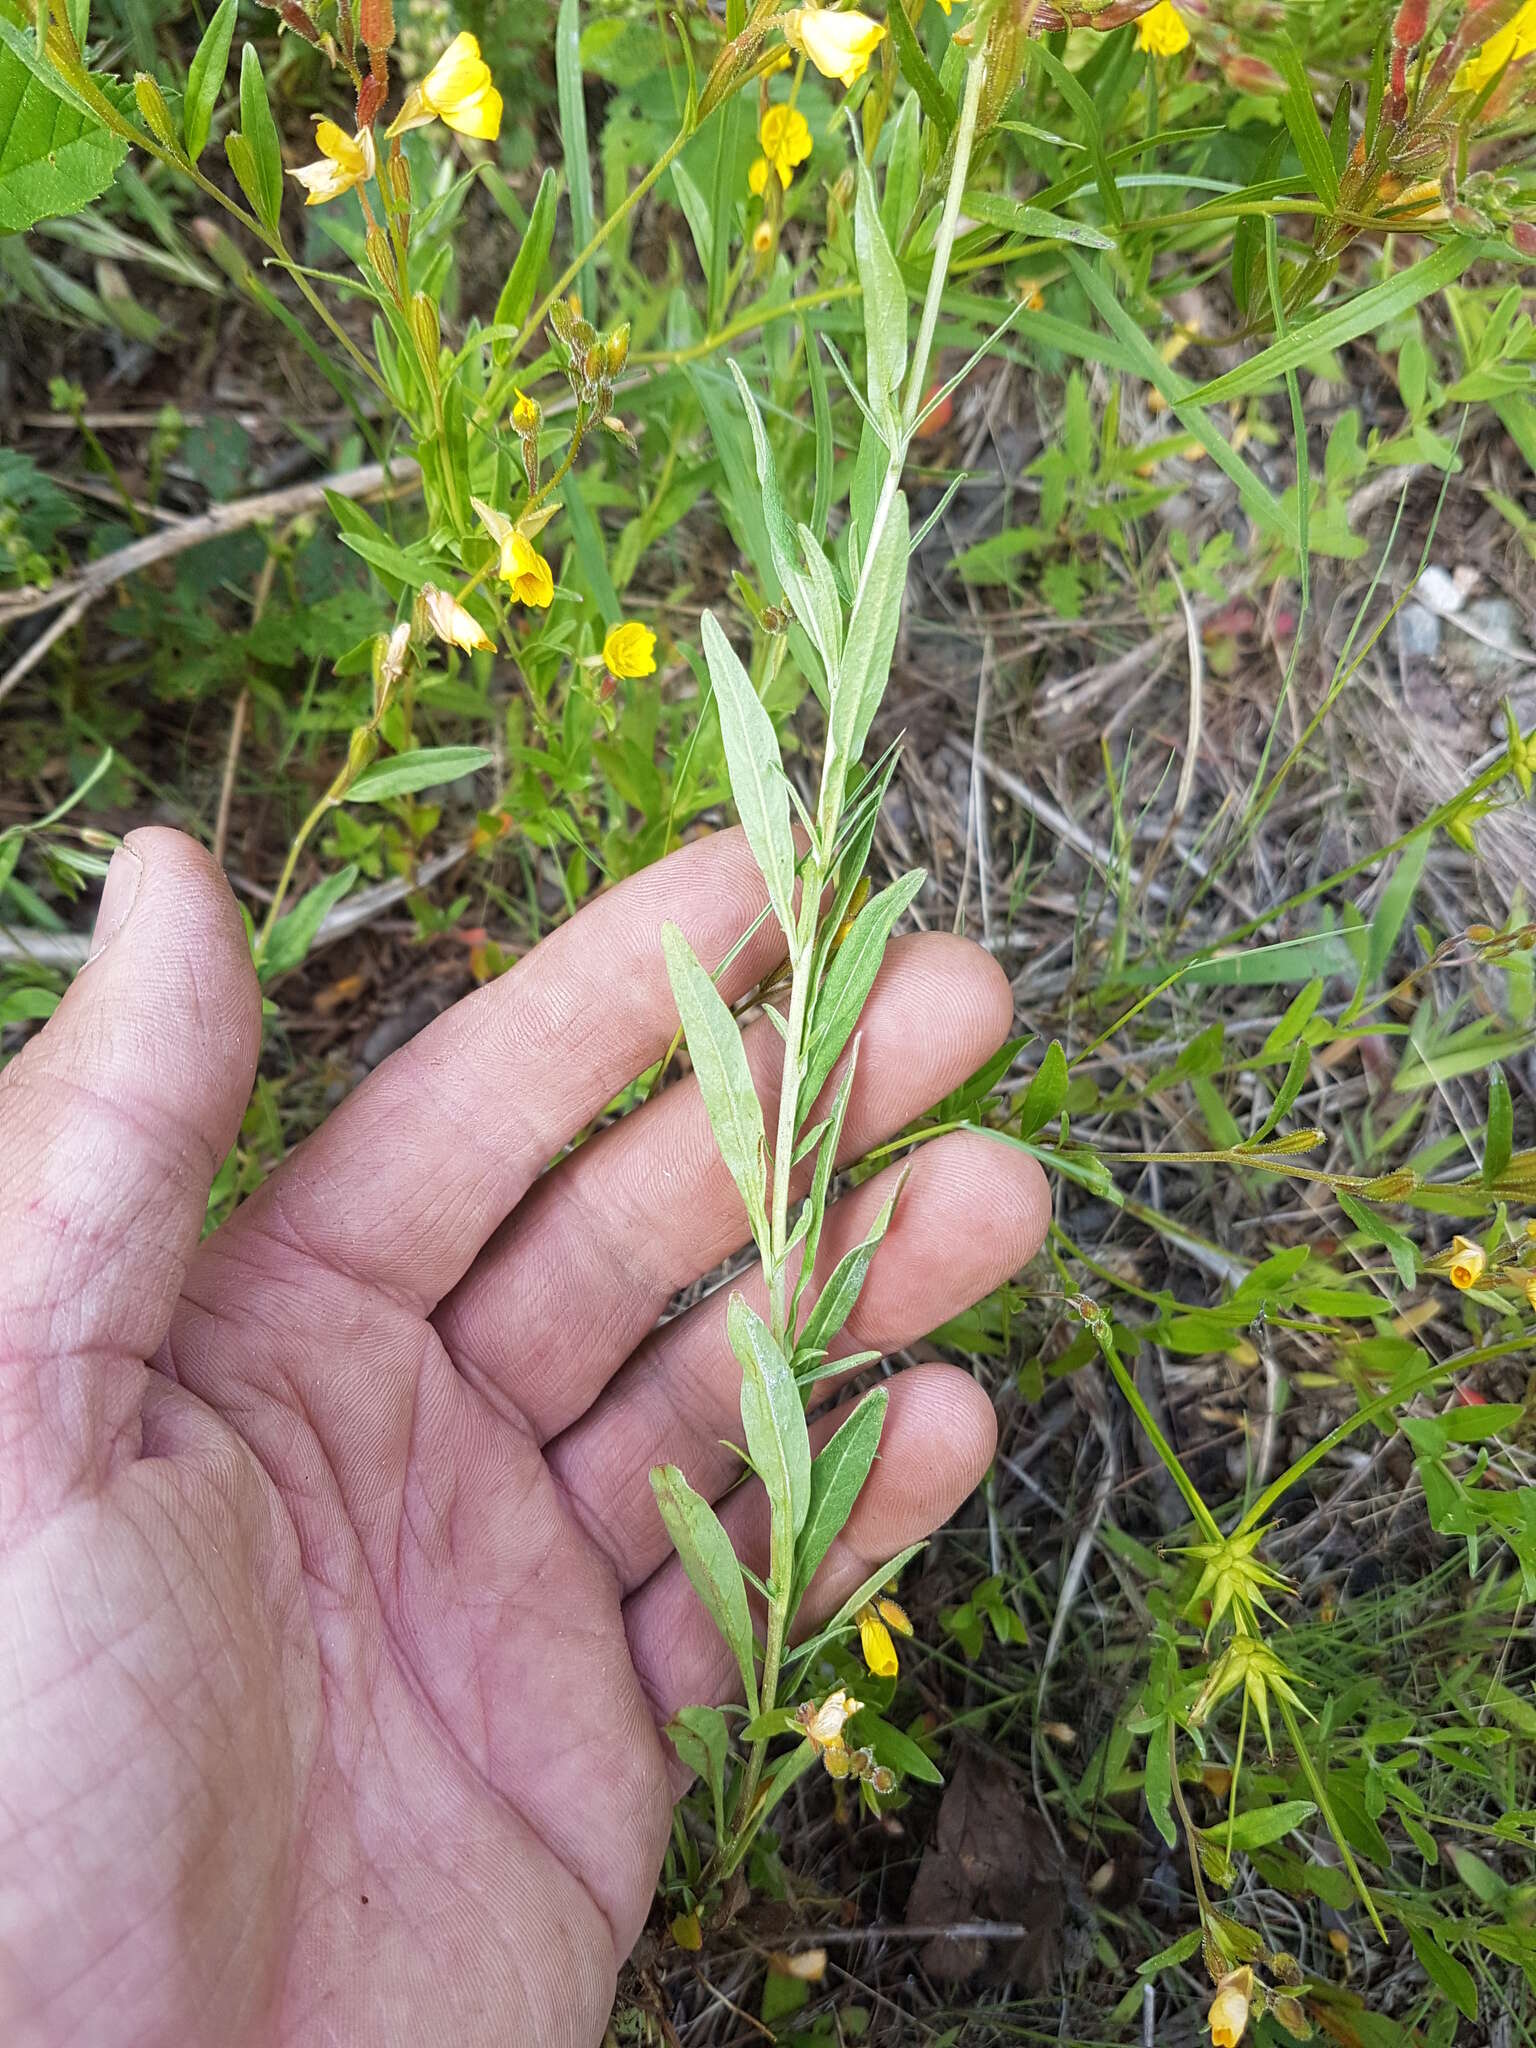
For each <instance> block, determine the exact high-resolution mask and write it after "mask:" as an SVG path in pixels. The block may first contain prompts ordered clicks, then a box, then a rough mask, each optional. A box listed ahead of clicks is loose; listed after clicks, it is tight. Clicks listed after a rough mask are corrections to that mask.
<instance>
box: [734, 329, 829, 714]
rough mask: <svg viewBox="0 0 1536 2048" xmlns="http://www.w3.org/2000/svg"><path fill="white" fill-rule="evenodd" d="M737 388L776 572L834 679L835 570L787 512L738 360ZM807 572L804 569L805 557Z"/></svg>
mask: <svg viewBox="0 0 1536 2048" xmlns="http://www.w3.org/2000/svg"><path fill="white" fill-rule="evenodd" d="M728 367H729V369H730V372H731V375H732V377H734V378H735V380H736V389H737V390H738V392H740V394H741V403H742V409H743V411H744V412H745V413H746V416H747V425H748V426H749V427H750V428H751V431H752V451H753V455H754V458H755V460H756V465H757V481H758V487H759V489H760V490H761V492H762V509H763V520H764V523H765V525H766V526H767V529H768V546H769V550H770V552H771V553H772V556H773V567H774V573H775V574H776V575H777V577H778V579H779V588H780V589H781V590H782V592H783V593H784V596H785V598H786V599H787V601H788V603H789V604H790V606H791V607H792V609H793V610H794V613H795V616H796V617H797V618H798V619H799V621H800V623H801V625H802V626H804V628H805V630H806V632H807V633H808V634H809V635H810V637H811V640H812V643H813V644H814V646H815V648H816V651H817V653H818V654H819V655H820V656H821V661H822V668H823V670H824V672H825V674H826V675H827V676H828V677H829V678H830V677H831V676H833V675H835V674H836V672H837V661H838V654H839V650H840V645H841V640H842V629H843V615H842V608H841V606H840V605H839V604H838V601H837V588H836V585H835V584H834V583H833V581H832V571H831V570H830V569H829V568H828V566H827V561H826V557H825V556H824V555H823V554H822V552H821V544H820V542H819V541H818V540H817V539H816V537H815V535H814V534H812V533H810V532H809V531H808V530H807V529H806V528H805V527H801V528H800V529H799V532H798V534H797V533H796V530H795V528H794V526H793V525H792V524H791V522H790V518H789V515H788V513H787V512H786V511H785V509H784V494H783V491H782V490H781V489H780V486H779V471H778V465H777V464H776V463H775V461H774V459H773V447H772V444H771V443H770V442H769V439H768V433H767V429H766V428H765V427H764V425H763V416H762V414H761V412H760V411H759V410H758V404H757V400H756V399H755V398H754V397H753V395H752V388H751V386H750V385H749V384H748V382H747V380H746V378H745V377H744V376H743V375H742V374H741V366H740V365H739V364H738V363H736V362H735V361H734V360H733V361H732V362H731V363H730V364H729V366H728ZM802 552H803V555H804V560H805V564H806V567H805V569H803V570H802V568H801V555H802Z"/></svg>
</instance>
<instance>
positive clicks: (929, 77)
mask: <svg viewBox="0 0 1536 2048" xmlns="http://www.w3.org/2000/svg"><path fill="white" fill-rule="evenodd" d="M885 19H886V25H887V27H888V28H889V29H890V31H891V42H892V44H893V45H894V46H895V50H896V62H897V63H898V64H899V65H900V66H901V72H902V76H903V77H904V78H905V79H906V81H907V83H908V85H910V86H911V88H912V90H913V93H914V94H915V95H916V97H917V101H918V104H919V105H920V106H921V107H922V110H923V112H924V113H925V114H926V115H927V116H928V118H929V120H930V121H932V122H933V124H934V126H935V127H936V128H937V129H938V131H939V133H940V135H942V136H943V138H944V141H945V142H946V143H948V141H949V138H950V136H951V135H952V134H953V133H954V128H955V103H954V101H953V100H952V99H951V98H950V96H949V94H948V93H947V92H946V91H945V90H944V88H943V86H942V85H941V84H940V83H939V74H938V73H937V72H936V71H935V70H934V68H933V66H932V65H931V64H930V63H929V62H928V54H927V52H926V51H925V50H924V48H923V46H922V44H921V43H920V42H919V41H918V40H917V31H916V30H915V29H914V28H913V26H912V24H911V22H910V21H909V20H908V19H907V10H906V8H905V7H893V8H892V9H891V10H890V12H889V13H888V14H887V15H886V18H885Z"/></svg>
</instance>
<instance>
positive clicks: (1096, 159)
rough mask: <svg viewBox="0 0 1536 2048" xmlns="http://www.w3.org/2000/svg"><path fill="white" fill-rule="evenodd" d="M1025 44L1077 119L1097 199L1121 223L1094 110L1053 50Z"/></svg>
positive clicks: (1112, 222) (1112, 176) (1122, 216)
mask: <svg viewBox="0 0 1536 2048" xmlns="http://www.w3.org/2000/svg"><path fill="white" fill-rule="evenodd" d="M1027 47H1028V50H1029V55H1030V58H1031V60H1032V61H1033V62H1034V63H1036V64H1038V65H1039V66H1040V68H1041V70H1042V71H1044V72H1045V73H1046V74H1047V76H1048V77H1049V78H1050V80H1051V83H1052V84H1053V85H1054V86H1055V87H1056V90H1057V91H1058V92H1059V93H1060V94H1061V96H1062V98H1063V99H1064V100H1065V101H1066V103H1067V105H1068V106H1069V107H1070V108H1071V109H1072V111H1073V113H1074V114H1076V116H1077V118H1078V120H1079V121H1080V122H1081V124H1082V129H1083V134H1084V135H1085V137H1086V138H1087V142H1088V154H1089V156H1090V158H1091V159H1092V162H1093V175H1094V181H1095V182H1096V184H1097V185H1098V188H1099V198H1100V200H1101V202H1102V204H1103V207H1104V212H1105V215H1106V217H1107V218H1108V220H1109V222H1110V225H1111V226H1112V227H1117V228H1118V227H1120V226H1122V225H1123V224H1124V221H1125V208H1124V207H1123V206H1122V204H1121V202H1120V190H1119V187H1118V186H1117V185H1116V183H1115V174H1114V172H1113V171H1112V170H1111V168H1110V165H1109V160H1108V158H1107V157H1106V155H1105V153H1104V131H1103V129H1102V128H1101V127H1100V125H1099V114H1098V109H1097V108H1096V107H1095V106H1094V104H1093V101H1092V100H1091V99H1090V97H1089V96H1088V93H1087V92H1086V90H1085V89H1084V87H1083V86H1082V85H1081V84H1080V83H1079V81H1078V80H1077V79H1076V78H1074V77H1073V76H1072V73H1071V72H1070V71H1069V70H1068V69H1067V67H1066V65H1065V64H1063V63H1062V61H1061V59H1060V58H1059V57H1058V56H1057V55H1056V53H1055V51H1054V50H1052V49H1049V48H1048V47H1047V46H1046V45H1045V44H1044V43H1030V44H1028V45H1027Z"/></svg>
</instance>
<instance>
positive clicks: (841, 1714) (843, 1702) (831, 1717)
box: [795, 1686, 864, 1777]
mask: <svg viewBox="0 0 1536 2048" xmlns="http://www.w3.org/2000/svg"><path fill="white" fill-rule="evenodd" d="M863 1704H864V1702H863V1701H862V1700H856V1699H855V1698H854V1697H853V1695H852V1694H851V1693H849V1692H847V1691H846V1690H845V1689H844V1688H843V1687H842V1686H839V1687H838V1688H837V1691H836V1692H829V1693H828V1694H827V1696H826V1698H825V1699H824V1700H823V1701H822V1703H821V1705H820V1706H819V1707H818V1706H817V1704H816V1702H815V1701H814V1700H805V1701H803V1702H802V1703H801V1705H799V1706H798V1707H796V1709H795V1719H796V1720H797V1721H798V1722H799V1724H800V1727H801V1730H802V1731H803V1733H804V1735H805V1737H806V1739H807V1741H808V1742H810V1743H811V1745H812V1747H813V1748H815V1749H816V1750H817V1751H818V1752H819V1753H820V1756H821V1760H822V1762H823V1763H824V1764H825V1765H826V1766H827V1769H828V1770H829V1771H831V1773H832V1775H833V1776H834V1777H846V1776H847V1775H848V1765H847V1757H848V1745H847V1744H846V1743H845V1742H844V1741H843V1728H844V1725H845V1723H847V1722H848V1721H850V1720H851V1719H852V1718H853V1716H854V1715H855V1714H856V1713H857V1712H858V1711H859V1709H860V1708H861V1707H862V1706H863ZM834 1759H835V1761H834Z"/></svg>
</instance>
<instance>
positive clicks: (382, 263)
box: [363, 225, 396, 295]
mask: <svg viewBox="0 0 1536 2048" xmlns="http://www.w3.org/2000/svg"><path fill="white" fill-rule="evenodd" d="M363 247H364V248H365V249H366V250H367V251H368V261H369V262H370V263H371V264H372V265H373V267H374V269H375V270H376V271H377V272H378V276H379V282H380V283H381V284H382V285H383V287H384V289H385V290H386V291H387V292H389V293H390V294H391V295H392V294H393V293H394V291H395V288H396V280H395V257H394V251H393V250H392V249H391V248H390V246H389V237H388V235H386V234H385V232H384V230H383V229H382V228H381V227H379V226H377V225H375V226H373V227H371V228H369V230H368V232H367V233H366V234H365V235H364V236H363Z"/></svg>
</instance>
